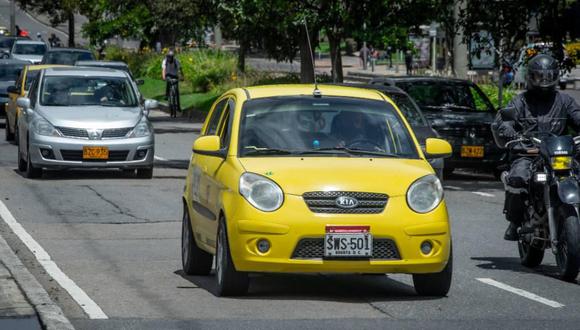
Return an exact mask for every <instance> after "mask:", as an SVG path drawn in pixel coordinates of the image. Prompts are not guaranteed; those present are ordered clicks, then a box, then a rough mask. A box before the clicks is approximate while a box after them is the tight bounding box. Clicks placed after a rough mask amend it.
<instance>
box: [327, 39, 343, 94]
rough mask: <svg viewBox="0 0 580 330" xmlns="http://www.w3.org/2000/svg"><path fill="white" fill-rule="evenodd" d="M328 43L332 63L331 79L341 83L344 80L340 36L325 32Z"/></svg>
mask: <svg viewBox="0 0 580 330" xmlns="http://www.w3.org/2000/svg"><path fill="white" fill-rule="evenodd" d="M327 37H328V44H329V46H330V61H331V64H332V72H331V73H332V81H333V82H335V83H341V82H343V80H344V75H343V73H342V54H341V52H340V41H341V39H342V38H341V37H340V36H336V35H335V34H333V33H329V32H327Z"/></svg>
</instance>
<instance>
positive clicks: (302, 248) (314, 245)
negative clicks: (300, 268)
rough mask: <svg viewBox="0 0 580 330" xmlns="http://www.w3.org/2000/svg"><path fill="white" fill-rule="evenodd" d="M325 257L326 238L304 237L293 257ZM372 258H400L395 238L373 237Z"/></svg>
mask: <svg viewBox="0 0 580 330" xmlns="http://www.w3.org/2000/svg"><path fill="white" fill-rule="evenodd" d="M323 257H324V239H322V238H304V239H301V240H300V242H298V245H296V249H294V253H292V259H322V258H323ZM371 259H380V260H399V259H401V257H400V256H399V250H397V246H396V245H395V242H394V241H393V240H390V239H387V238H377V239H373V256H372V257H371Z"/></svg>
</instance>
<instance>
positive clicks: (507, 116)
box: [499, 108, 517, 121]
mask: <svg viewBox="0 0 580 330" xmlns="http://www.w3.org/2000/svg"><path fill="white" fill-rule="evenodd" d="M499 114H500V116H501V119H502V120H503V121H515V120H516V119H517V116H516V108H502V109H499Z"/></svg>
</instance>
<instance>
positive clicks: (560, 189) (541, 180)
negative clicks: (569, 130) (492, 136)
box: [496, 108, 580, 281]
mask: <svg viewBox="0 0 580 330" xmlns="http://www.w3.org/2000/svg"><path fill="white" fill-rule="evenodd" d="M500 115H501V117H502V119H503V120H504V121H517V117H516V114H515V110H514V109H513V108H505V109H501V110H500ZM525 120H526V121H527V122H530V121H532V122H533V119H530V118H525ZM536 126H537V123H536V124H534V125H530V127H529V128H528V129H526V130H524V132H523V133H522V134H520V135H519V136H518V137H517V138H516V139H514V140H511V141H508V142H507V143H506V144H505V147H506V148H507V149H510V151H511V152H512V153H517V154H518V155H519V156H525V157H531V158H533V162H532V174H533V175H532V179H531V180H530V183H529V187H528V189H527V192H526V193H525V197H524V221H523V223H522V224H521V227H520V229H519V230H518V234H519V240H518V251H519V255H520V260H521V263H522V264H523V265H524V266H527V267H536V266H538V265H540V264H541V263H542V260H543V258H544V251H545V250H546V249H551V250H552V253H554V255H555V257H556V263H557V266H558V269H559V276H560V278H561V279H563V280H565V281H574V280H575V279H576V277H577V276H578V272H579V268H580V186H579V184H578V182H579V180H580V163H579V162H578V161H577V160H576V159H575V156H576V148H575V143H579V142H580V140H579V141H575V140H574V138H572V136H556V135H554V134H552V133H542V132H540V133H538V132H535V133H532V132H531V131H532V129H534V128H535V127H536ZM522 127H525V126H522ZM496 141H497V138H496ZM579 156H580V155H579ZM506 177H507V172H505V173H504V175H503V180H502V181H504V185H506V190H507V189H510V187H508V186H507V184H506V182H507V180H506Z"/></svg>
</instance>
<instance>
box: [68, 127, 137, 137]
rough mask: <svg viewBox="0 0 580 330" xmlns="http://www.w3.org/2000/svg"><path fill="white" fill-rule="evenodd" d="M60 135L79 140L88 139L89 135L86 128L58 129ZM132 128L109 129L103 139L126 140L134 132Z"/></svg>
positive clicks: (104, 132) (104, 133)
mask: <svg viewBox="0 0 580 330" xmlns="http://www.w3.org/2000/svg"><path fill="white" fill-rule="evenodd" d="M57 129H58V130H59V131H60V133H61V134H62V135H63V136H66V137H72V138H79V139H88V138H89V133H88V131H87V130H86V129H84V128H71V127H57ZM132 129H133V128H132V127H123V128H109V129H105V130H103V133H102V135H101V138H102V139H119V138H124V137H126V136H127V134H128V133H129V132H130V131H131V130H132Z"/></svg>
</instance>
